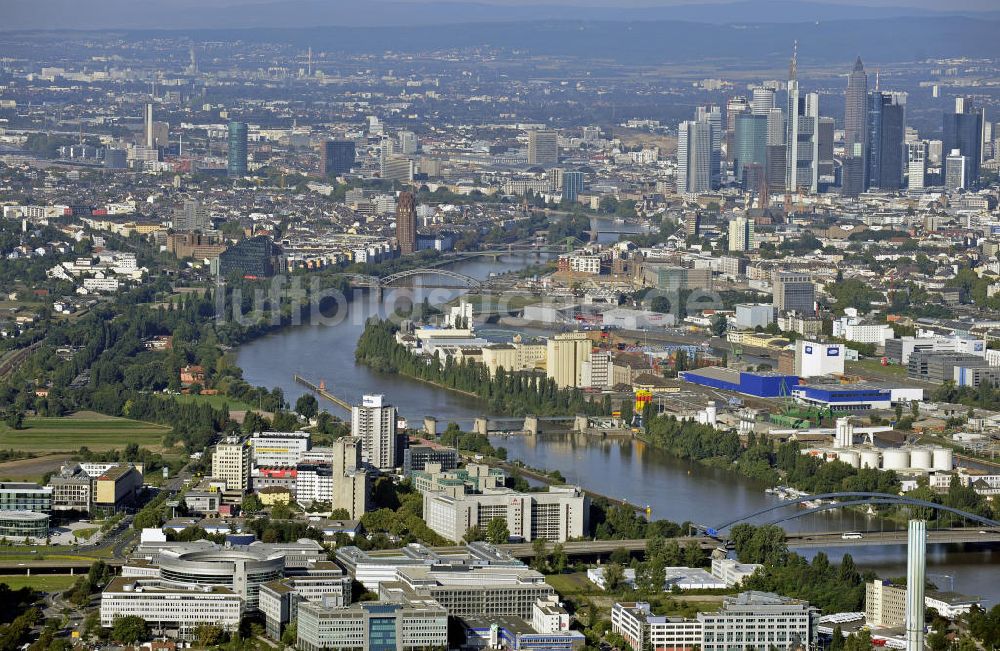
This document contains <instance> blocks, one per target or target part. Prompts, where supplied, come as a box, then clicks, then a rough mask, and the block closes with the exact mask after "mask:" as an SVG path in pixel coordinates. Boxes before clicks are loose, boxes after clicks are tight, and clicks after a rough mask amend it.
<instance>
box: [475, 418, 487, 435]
mask: <svg viewBox="0 0 1000 651" xmlns="http://www.w3.org/2000/svg"><path fill="white" fill-rule="evenodd" d="M472 429H473V431H475V433H476V434H482V435H483V436H489V434H490V421H489V420H488V419H486V418H477V419H476V420H475V422H474V423H473V425H472Z"/></svg>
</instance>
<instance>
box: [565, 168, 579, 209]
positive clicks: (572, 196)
mask: <svg viewBox="0 0 1000 651" xmlns="http://www.w3.org/2000/svg"><path fill="white" fill-rule="evenodd" d="M581 192H583V172H579V171H576V170H567V171H565V172H563V174H562V198H563V200H564V201H576V200H577V199H578V198H579V197H580V193H581Z"/></svg>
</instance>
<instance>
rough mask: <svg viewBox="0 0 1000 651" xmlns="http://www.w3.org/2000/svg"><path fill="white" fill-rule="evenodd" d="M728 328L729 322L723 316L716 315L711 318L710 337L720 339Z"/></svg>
mask: <svg viewBox="0 0 1000 651" xmlns="http://www.w3.org/2000/svg"><path fill="white" fill-rule="evenodd" d="M728 326H729V321H728V320H727V319H726V316H725V315H724V314H720V313H716V314H715V315H714V316H713V317H712V325H711V327H712V336H713V337H721V336H722V335H724V334H726V328H727V327H728Z"/></svg>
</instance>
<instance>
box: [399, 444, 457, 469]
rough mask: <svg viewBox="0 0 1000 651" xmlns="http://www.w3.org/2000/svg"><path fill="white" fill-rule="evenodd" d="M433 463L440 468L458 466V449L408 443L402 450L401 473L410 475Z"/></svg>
mask: <svg viewBox="0 0 1000 651" xmlns="http://www.w3.org/2000/svg"><path fill="white" fill-rule="evenodd" d="M428 464H434V465H436V466H437V467H438V468H440V469H441V470H454V469H455V468H458V450H456V449H455V448H446V447H442V446H439V445H409V446H407V448H406V449H405V450H403V473H404V474H406V475H410V474H412V473H414V472H420V471H422V470H424V469H425V468H426V467H427V466H428Z"/></svg>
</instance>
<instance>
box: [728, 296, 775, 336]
mask: <svg viewBox="0 0 1000 651" xmlns="http://www.w3.org/2000/svg"><path fill="white" fill-rule="evenodd" d="M772 323H774V306H773V305H771V304H770V303H737V304H736V316H735V324H736V328H737V329H739V330H754V329H756V328H766V327H767V326H769V325H771V324H772Z"/></svg>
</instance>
